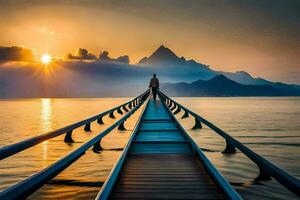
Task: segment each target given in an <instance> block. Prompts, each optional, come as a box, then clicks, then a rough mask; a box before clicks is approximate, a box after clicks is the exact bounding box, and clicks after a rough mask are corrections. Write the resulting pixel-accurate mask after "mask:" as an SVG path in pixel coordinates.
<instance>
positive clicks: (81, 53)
mask: <svg viewBox="0 0 300 200" xmlns="http://www.w3.org/2000/svg"><path fill="white" fill-rule="evenodd" d="M66 57H67V59H73V60H76V59H77V60H96V59H97V57H96V56H95V55H94V54H92V53H89V52H88V50H86V49H83V48H78V49H77V51H76V53H75V55H73V54H71V53H68V54H67V56H66Z"/></svg>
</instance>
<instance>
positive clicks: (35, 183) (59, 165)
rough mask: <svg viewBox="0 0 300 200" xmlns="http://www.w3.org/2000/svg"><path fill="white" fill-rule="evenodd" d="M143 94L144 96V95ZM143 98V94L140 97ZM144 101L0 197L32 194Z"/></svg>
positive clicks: (6, 190)
mask: <svg viewBox="0 0 300 200" xmlns="http://www.w3.org/2000/svg"><path fill="white" fill-rule="evenodd" d="M147 94H149V93H145V95H147ZM145 95H144V96H145ZM141 98H143V96H142V97H141ZM143 103H144V100H143V99H142V100H141V101H140V102H139V103H138V104H137V106H135V107H134V108H133V109H132V110H130V111H129V112H128V113H127V114H126V115H125V116H123V117H122V118H120V119H119V120H118V121H117V122H115V123H114V124H113V125H111V126H110V127H108V128H107V129H105V130H104V131H102V132H101V133H100V134H98V135H97V136H96V137H94V138H93V139H91V140H89V141H88V142H86V143H84V144H83V145H81V146H80V147H79V148H78V149H76V150H74V151H72V152H71V153H69V154H68V155H66V156H64V157H63V158H61V159H59V160H58V161H56V162H55V163H53V164H51V165H50V166H48V167H46V168H44V169H43V170H41V171H39V172H37V173H36V174H34V175H32V176H30V177H28V178H26V179H25V180H23V181H21V182H19V183H17V184H15V185H13V186H11V187H9V188H7V189H5V190H3V191H2V192H0V199H3V200H4V199H5V200H15V199H24V198H26V197H28V196H29V195H30V194H32V193H33V192H34V191H36V190H37V189H39V188H40V187H42V186H43V185H44V184H46V183H47V182H49V181H50V180H51V179H53V178H54V177H55V176H57V175H58V174H59V173H61V172H62V171H63V170H65V169H66V168H67V167H68V166H70V165H71V164H72V163H74V162H75V161H76V160H78V159H79V158H80V157H81V156H82V155H83V154H85V152H86V151H87V150H88V149H89V148H90V147H91V146H93V145H95V144H96V143H98V142H99V141H100V140H101V139H102V138H103V137H104V136H105V135H107V134H108V133H110V132H111V131H112V130H113V129H115V128H116V127H117V126H119V125H120V124H121V123H123V122H124V121H125V120H126V119H127V118H129V117H130V116H131V115H132V114H133V113H134V112H135V111H136V110H138V109H139V108H140V106H141V105H142V104H143Z"/></svg>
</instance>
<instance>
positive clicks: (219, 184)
mask: <svg viewBox="0 0 300 200" xmlns="http://www.w3.org/2000/svg"><path fill="white" fill-rule="evenodd" d="M149 94H150V92H149V90H147V91H146V92H144V93H143V94H141V95H139V96H138V97H136V98H134V99H133V100H131V101H129V102H126V103H124V104H122V105H119V106H117V107H115V108H112V109H110V110H108V111H105V112H103V113H101V114H98V115H96V116H93V117H91V118H88V119H85V120H83V121H80V122H77V123H74V124H71V125H69V126H66V127H63V128H60V129H58V130H54V131H51V132H48V133H45V134H42V135H39V136H36V137H33V138H29V139H27V140H24V141H20V142H18V143H15V144H12V145H9V146H6V147H2V148H0V160H1V159H5V158H7V157H10V156H13V155H14V154H17V153H19V152H21V151H23V150H26V149H28V148H31V147H33V146H35V145H37V144H39V143H41V142H43V141H46V140H49V139H52V138H55V137H57V136H60V135H63V134H65V139H64V141H62V142H65V143H72V142H74V140H73V139H72V132H73V130H74V129H77V128H80V127H83V129H84V130H85V131H90V130H91V128H92V126H91V124H92V123H94V122H97V124H98V125H102V124H103V123H104V122H103V119H102V118H103V117H104V116H108V117H110V118H112V119H115V120H116V121H115V122H114V123H113V124H112V125H110V126H109V127H108V128H106V129H105V130H104V131H102V132H101V133H99V134H97V135H96V136H95V137H94V138H92V139H90V140H89V141H87V142H86V143H84V144H82V146H80V147H79V148H77V149H76V150H74V151H72V152H71V153H69V154H68V155H66V156H64V157H62V158H61V159H59V160H57V161H56V162H54V163H53V164H51V165H50V166H48V167H46V168H44V169H42V170H41V171H39V172H37V173H36V174H34V175H32V176H30V177H28V178H26V179H25V180H23V181H21V182H19V183H17V184H15V185H13V186H11V187H9V188H7V189H4V190H3V191H1V192H0V199H1V200H12V199H24V198H26V197H28V196H30V195H31V194H32V193H33V192H34V191H36V190H38V189H39V188H41V187H42V186H43V185H45V184H47V183H48V182H49V181H51V180H52V179H53V178H55V177H56V176H57V175H58V174H60V173H61V172H62V171H63V170H65V169H66V168H67V167H69V166H70V165H71V164H72V163H74V162H76V160H78V159H79V158H80V157H82V156H84V154H85V152H86V151H88V150H89V149H91V150H93V151H94V152H95V153H99V152H101V139H102V138H103V137H105V136H106V135H107V134H109V133H110V132H111V131H112V130H113V129H115V128H118V129H119V130H125V129H126V127H125V121H126V119H128V118H129V117H130V116H131V115H132V114H133V113H134V112H135V111H137V110H138V109H140V108H142V109H143V110H142V112H141V115H140V117H139V119H138V120H137V123H136V126H135V128H134V130H133V131H132V134H131V136H130V138H129V140H128V143H127V144H126V146H125V148H124V150H123V152H122V154H121V156H120V158H119V160H118V161H117V162H116V164H115V166H114V167H113V169H112V170H111V173H110V175H109V177H108V178H107V180H106V181H105V183H104V185H103V186H102V188H101V190H100V191H99V193H98V195H97V196H96V198H95V199H231V200H240V199H242V197H241V196H240V195H239V194H238V193H237V192H236V191H235V189H234V188H233V187H232V186H231V185H230V183H229V182H228V181H227V180H226V179H225V178H224V177H223V176H222V175H221V173H220V172H219V171H218V170H217V169H216V168H215V166H214V165H213V164H212V163H211V162H210V161H209V159H208V158H207V157H206V156H205V154H204V153H203V152H202V151H201V149H200V148H199V146H198V145H197V144H196V143H195V142H194V140H193V139H192V138H191V137H190V136H189V134H188V133H187V132H186V130H185V129H184V128H183V127H182V126H181V124H180V123H179V122H178V121H177V119H176V117H175V115H176V114H179V113H181V112H182V113H183V115H182V118H186V117H193V118H194V120H195V126H194V127H193V129H196V128H202V126H203V125H206V126H207V127H209V128H211V129H212V130H213V131H214V132H215V133H217V134H218V135H220V136H221V137H223V138H224V140H225V141H226V147H225V149H224V151H223V153H227V154H228V153H229V154H234V153H235V152H236V151H240V152H241V153H243V154H244V155H245V156H247V157H248V158H249V159H250V160H252V161H253V162H254V163H255V164H256V165H257V166H258V169H259V172H258V176H257V178H256V180H260V181H268V180H270V179H271V178H274V179H276V180H277V181H278V182H279V183H280V184H281V185H283V186H284V187H286V188H287V189H288V190H290V191H291V192H293V193H294V194H296V195H297V196H300V181H299V179H297V178H296V177H293V176H291V175H289V174H288V173H286V172H285V171H283V170H282V169H280V168H278V167H277V166H275V165H274V164H272V163H271V162H269V161H267V160H266V159H264V158H262V157H261V156H259V155H258V154H256V153H255V152H253V151H252V150H250V149H249V148H248V147H246V146H245V145H243V144H242V143H240V142H239V141H237V140H236V139H234V138H233V137H231V136H230V135H229V134H227V133H226V132H224V131H223V130H221V129H220V128H218V127H217V126H215V125H214V124H212V123H210V122H209V121H207V120H206V119H204V118H203V117H201V116H200V115H198V114H196V113H194V112H193V111H191V110H189V109H188V108H186V107H184V106H182V105H180V104H179V103H177V102H176V101H174V100H173V99H171V98H169V97H168V96H167V95H165V94H164V93H162V92H159V100H157V101H154V100H153V99H151V98H150V95H149ZM114 112H117V113H119V114H120V115H121V118H119V119H117V118H116V117H115V116H114Z"/></svg>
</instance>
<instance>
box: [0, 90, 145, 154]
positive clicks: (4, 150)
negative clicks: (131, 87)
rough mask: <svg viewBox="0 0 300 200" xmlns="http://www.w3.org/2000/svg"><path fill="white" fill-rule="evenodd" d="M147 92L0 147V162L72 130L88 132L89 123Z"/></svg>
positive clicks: (129, 103) (128, 103) (130, 102)
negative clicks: (81, 128)
mask: <svg viewBox="0 0 300 200" xmlns="http://www.w3.org/2000/svg"><path fill="white" fill-rule="evenodd" d="M147 92H149V90H147V91H146V92H144V93H143V94H141V95H139V96H138V97H136V98H134V99H133V100H131V101H128V102H126V103H124V104H122V105H119V106H117V107H115V108H112V109H110V110H107V111H105V112H103V113H101V114H98V115H95V116H93V117H90V118H88V119H85V120H82V121H80V122H76V123H74V124H71V125H68V126H65V127H63V128H59V129H57V130H54V131H50V132H48V133H44V134H42V135H39V136H35V137H32V138H29V139H25V140H22V141H20V142H17V143H14V144H10V145H7V146H4V147H1V148H0V160H2V159H5V158H7V157H10V156H12V155H14V154H16V153H19V152H21V151H23V150H25V149H28V148H30V147H33V146H35V145H37V144H39V143H41V142H43V141H45V140H49V139H52V138H55V137H57V136H60V135H62V134H65V133H71V132H72V131H73V130H74V129H76V128H79V127H81V126H83V125H88V129H87V131H88V130H89V128H90V123H92V122H94V121H95V120H98V119H102V117H104V116H105V115H107V114H110V113H113V112H114V111H115V110H118V109H119V108H121V107H124V106H126V105H131V104H132V102H134V101H136V100H138V99H139V98H141V97H142V96H144V95H145V94H146V93H147Z"/></svg>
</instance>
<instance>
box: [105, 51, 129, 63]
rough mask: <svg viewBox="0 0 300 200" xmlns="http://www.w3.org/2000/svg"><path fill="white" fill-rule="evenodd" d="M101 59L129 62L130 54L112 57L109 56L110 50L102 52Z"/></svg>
mask: <svg viewBox="0 0 300 200" xmlns="http://www.w3.org/2000/svg"><path fill="white" fill-rule="evenodd" d="M99 60H100V61H108V62H119V63H126V64H129V56H128V55H124V56H119V57H118V58H111V57H109V53H108V51H103V52H101V53H100V55H99Z"/></svg>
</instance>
